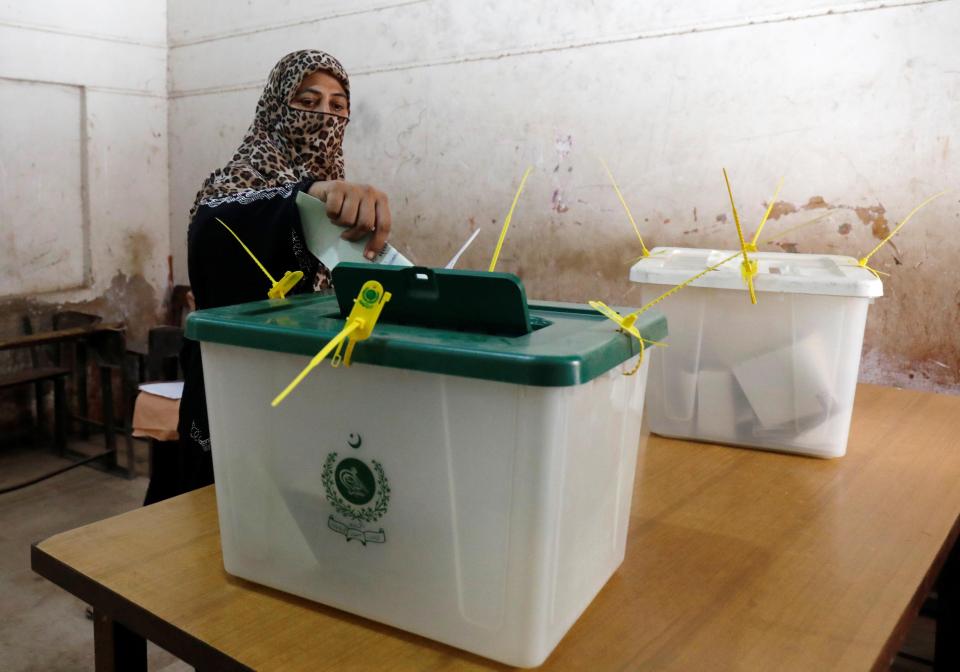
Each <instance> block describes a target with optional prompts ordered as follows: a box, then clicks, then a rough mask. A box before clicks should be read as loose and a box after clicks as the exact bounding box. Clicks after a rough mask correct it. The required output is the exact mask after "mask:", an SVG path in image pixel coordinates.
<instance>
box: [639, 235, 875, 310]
mask: <svg viewBox="0 0 960 672" xmlns="http://www.w3.org/2000/svg"><path fill="white" fill-rule="evenodd" d="M733 253H734V252H733V250H709V249H699V248H690V247H656V248H654V249H653V250H651V251H650V256H649V257H645V258H643V259H641V260H640V261H638V262H637V263H636V264H634V265H633V267H632V268H631V269H630V280H631V281H633V282H638V283H650V284H654V285H671V286H673V285H678V284H680V283H681V282H684V281H685V280H687V279H689V278H690V277H691V276H693V275H696V274H697V273H698V272H699V271H702V270H703V269H705V268H708V267H710V266H713V265H714V264H718V263H720V262H721V261H722V260H723V259H725V258H726V257H729V256H730V255H732V254H733ZM748 255H749V258H750V259H751V260H756V261H757V275H756V276H755V277H754V287H755V289H756V290H757V291H758V292H779V293H791V294H820V295H825V296H855V297H862V298H874V297H877V296H883V283H882V282H880V280H879V278H877V277H876V276H874V275H873V274H872V273H871V272H870V271H868V270H867V269H865V268H862V267H860V266H859V265H858V264H857V260H856V259H854V258H853V257H844V256H840V255H835V254H797V253H790V252H750V253H748ZM742 262H743V257H742V256H737V257H734V258H733V259H731V260H730V261H728V262H727V263H725V264H723V265H722V266H720V267H719V268H717V269H716V270H714V271H711V272H710V273H707V274H706V275H704V276H703V277H701V278H698V279H697V280H695V281H694V282H692V283H690V286H691V287H712V288H717V289H741V290H743V291H747V286H746V284H745V283H744V281H743V278H742V276H741V274H740V264H741V263H742Z"/></svg>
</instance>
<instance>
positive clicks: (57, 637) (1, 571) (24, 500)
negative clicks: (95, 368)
mask: <svg viewBox="0 0 960 672" xmlns="http://www.w3.org/2000/svg"><path fill="white" fill-rule="evenodd" d="M70 447H71V449H73V450H77V451H78V452H83V453H87V454H91V453H93V452H98V451H100V450H103V445H102V443H99V442H92V443H91V442H87V443H82V442H72V443H71V445H70ZM146 456H147V448H146V444H144V443H142V442H137V443H136V457H135V463H136V467H137V469H136V471H137V472H138V473H140V474H145V473H146V461H147V457H146ZM67 463H68V462H66V461H65V460H62V459H60V458H57V457H54V456H53V455H51V454H50V453H49V451H47V450H45V449H43V448H39V447H38V448H3V447H0V488H3V487H4V486H6V485H11V484H14V483H19V482H22V481H24V480H27V479H29V478H31V477H33V476H36V475H39V474H41V473H44V472H45V471H50V470H52V469H55V468H57V467H58V466H61V465H64V464H67ZM146 488H147V479H146V478H145V477H144V476H138V477H137V478H135V479H133V480H127V479H126V478H122V477H118V476H115V475H111V474H107V473H104V472H103V471H99V470H97V469H94V468H91V467H78V468H77V469H74V470H73V471H69V472H66V473H64V474H61V475H59V476H55V477H53V478H52V479H50V480H47V481H43V482H42V483H38V484H36V485H32V486H29V487H27V488H25V489H23V490H19V491H16V492H11V493H8V494H6V495H0V596H2V598H0V670H2V672H78V671H81V670H93V623H92V621H90V620H88V619H87V617H86V615H85V611H86V606H87V605H85V604H84V603H83V602H81V601H80V600H77V599H75V598H74V597H73V596H72V595H70V594H69V593H67V592H66V591H64V590H62V589H60V588H58V587H57V586H55V585H53V584H52V583H50V582H49V581H47V580H46V579H43V578H41V577H40V576H39V575H37V574H34V573H33V572H32V571H31V570H30V544H32V543H33V542H36V541H39V540H41V539H45V538H46V537H49V536H51V535H53V534H56V533H57V532H62V531H64V530H69V529H72V528H74V527H79V526H80V525H85V524H87V523H91V522H93V521H96V520H100V519H102V518H108V517H110V516H114V515H117V514H118V513H123V512H124V511H129V510H130V509H134V508H137V507H138V506H140V505H141V503H142V502H143V495H144V493H145V492H146ZM933 632H934V629H933V621H932V620H931V619H928V618H921V619H919V621H918V622H917V623H916V625H915V626H914V628H913V629H912V630H911V632H910V635H909V636H908V638H907V642H906V644H905V646H904V651H906V652H909V653H910V654H913V655H915V656H919V657H921V658H924V659H927V660H932V659H933ZM148 647H149V648H148V659H149V669H150V670H159V671H162V672H185V671H188V670H191V669H192V668H190V667H189V666H187V665H185V664H184V663H183V662H182V661H179V660H177V659H176V658H175V657H174V656H172V655H171V654H169V653H167V652H166V651H164V650H163V649H160V648H159V647H157V646H155V645H153V644H149V645H148ZM930 669H931V668H930V667H929V666H927V665H924V664H922V663H917V662H914V661H911V660H907V659H904V658H900V657H898V658H897V659H896V660H895V661H894V663H893V666H892V667H891V670H892V672H919V671H920V670H930Z"/></svg>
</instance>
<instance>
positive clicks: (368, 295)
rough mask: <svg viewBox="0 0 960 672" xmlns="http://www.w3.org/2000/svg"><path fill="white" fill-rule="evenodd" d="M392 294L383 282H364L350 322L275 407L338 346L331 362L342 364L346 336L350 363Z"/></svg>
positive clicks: (312, 360) (273, 404) (297, 377)
mask: <svg viewBox="0 0 960 672" xmlns="http://www.w3.org/2000/svg"><path fill="white" fill-rule="evenodd" d="M391 296H392V294H390V292H387V291H384V289H383V285H381V284H380V283H379V282H377V281H376V280H367V281H366V282H365V283H363V287H361V288H360V293H359V294H358V295H357V298H355V299H354V300H353V309H351V311H350V315H349V316H348V317H347V322H346V324H345V325H344V327H343V329H341V330H340V333H338V334H337V335H336V336H334V337H333V338H332V339H330V342H329V343H327V344H326V345H325V346H323V349H322V350H320V352H318V353H317V354H316V355H314V357H313V359H311V360H310V363H309V364H307V365H306V367H304V369H303V371H301V372H300V373H298V374H297V376H296V377H295V378H294V379H293V380H291V381H290V384H289V385H287V386H286V387H285V388H284V389H283V392H281V393H280V394H278V395H277V396H276V397H275V398H274V400H273V401H271V402H270V405H271V406H273V407H274V408H276V407H277V406H278V405H279V404H280V403H281V402H282V401H283V400H284V399H286V398H287V395H289V394H290V393H291V392H292V391H293V390H294V389H295V388H296V387H297V385H299V384H300V383H301V382H302V381H303V379H304V378H306V377H307V374H309V373H310V372H311V371H313V370H314V369H315V368H317V366H319V365H320V362H322V361H323V360H324V359H325V358H326V356H327V355H329V354H330V352H331V351H332V350H333V349H334V348H336V349H337V351H336V354H335V356H334V360H335V361H333V362H332V364H333V366H334V367H337V366H339V365H340V348H341V346H342V345H343V342H344V340H345V339H349V342H348V344H347V352H346V355H345V356H344V358H343V364H344V365H345V366H350V357H351V355H352V354H353V348H354V346H355V345H356V344H357V342H358V341H365V340H366V339H368V338H369V337H370V334H371V333H373V328H374V327H375V326H376V324H377V320H378V319H379V318H380V313H381V312H383V306H384V305H385V304H386V303H387V302H388V301H389V300H390V298H391Z"/></svg>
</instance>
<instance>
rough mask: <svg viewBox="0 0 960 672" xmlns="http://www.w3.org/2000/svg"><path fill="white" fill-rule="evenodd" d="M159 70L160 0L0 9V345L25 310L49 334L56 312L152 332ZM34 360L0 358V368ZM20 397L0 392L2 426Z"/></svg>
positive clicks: (166, 262) (166, 268) (163, 134)
mask: <svg viewBox="0 0 960 672" xmlns="http://www.w3.org/2000/svg"><path fill="white" fill-rule="evenodd" d="M166 66H167V44H166V2H165V1H164V0H137V1H135V2H127V1H125V0H103V1H101V2H98V3H97V6H96V8H91V6H90V4H89V3H76V2H70V1H68V0H51V1H48V2H42V3H41V2H33V3H31V2H7V3H0V93H3V96H4V97H3V100H4V105H3V109H0V134H4V133H6V134H7V135H6V137H3V136H2V135H0V146H2V147H4V148H7V149H6V151H4V152H2V153H0V246H3V248H4V249H3V250H2V251H0V277H2V278H3V282H2V283H0V288H2V291H0V338H5V337H9V336H14V335H18V334H20V333H22V331H21V330H22V317H23V316H24V315H29V316H30V318H31V320H32V322H33V323H34V328H36V329H49V328H50V326H51V325H50V316H51V314H52V313H53V312H55V311H57V310H61V309H76V310H83V311H87V312H94V313H98V314H100V315H103V316H104V318H105V319H106V320H109V321H124V322H126V323H127V325H128V327H129V330H128V335H129V337H130V339H131V340H132V341H133V343H134V344H136V343H142V342H143V341H144V340H145V334H146V330H147V329H148V328H149V327H150V326H152V325H153V324H155V323H156V320H157V316H158V313H159V311H160V310H161V305H162V302H163V299H164V295H165V292H166V290H167V286H168V283H169V279H170V259H169V256H170V240H169V231H170V229H169V206H168V203H169V184H168V166H167V100H166V94H167V89H166V82H167V68H166ZM31 120H32V121H31ZM14 133H16V134H18V137H12V135H13V134H14ZM29 362H30V358H29V353H28V352H26V351H23V350H18V351H10V352H4V353H0V371H5V370H10V369H14V368H18V367H20V366H24V365H28V364H29ZM21 392H22V395H21V396H22V399H21V401H24V400H29V399H31V398H32V396H31V395H30V394H28V393H29V390H21ZM17 398H18V397H17V395H16V394H11V393H5V394H4V396H3V399H2V400H0V418H5V419H8V420H9V418H10V416H11V415H12V414H14V413H16V412H18V411H15V410H14V409H16V408H18V407H17V405H16V403H15V402H16V400H17ZM26 407H27V406H26V405H24V404H22V405H20V406H19V409H20V410H22V409H23V408H26Z"/></svg>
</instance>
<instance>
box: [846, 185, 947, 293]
mask: <svg viewBox="0 0 960 672" xmlns="http://www.w3.org/2000/svg"><path fill="white" fill-rule="evenodd" d="M949 192H950V190H949V189H947V190H946V191H941V192H940V193H939V194H934V195H933V196H931V197H930V198H928V199H927V200H925V201H924V202H923V203H921V204H920V205H918V206H917V207H915V208H914V209H913V210H911V211H910V214H908V215H907V216H906V217H904V218H903V221H901V222H900V223H899V224H897V225H896V226H895V227H894V228H893V231H891V232H890V233H889V234H887V236H886V237H885V238H884V239H883V240H881V241H880V242H879V243H878V244H877V246H876V247H875V248H873V249H872V250H870V252H869V253H868V254H867V256H865V257H862V258H860V259H859V260H858V261H857V265H858V266H860V267H861V268H865V269H867V270H868V271H870V272H871V273H873V274H874V276H876V277H877V279H878V280H879V279H880V276H881V275H889V273H884V272H883V271H878V270H877V269H875V268H870V266H869V265H868V262H869V261H870V257H872V256H873V255H875V254H876V253H877V252H879V251H880V248H881V247H883V246H884V245H886V244H887V243H889V242H890V239H891V238H893V237H894V236H895V235H897V233H898V232H899V231H900V229H902V228H903V226H904V225H905V224H906V223H907V222H909V221H910V218H911V217H913V216H914V215H915V214H917V213H918V212H919V211H920V210H921V209H922V208H924V207H926V206H927V204H929V203H931V202H932V201H935V200H936V199H938V198H940V197H941V196H943V195H944V194H946V193H949Z"/></svg>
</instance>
